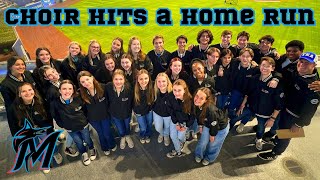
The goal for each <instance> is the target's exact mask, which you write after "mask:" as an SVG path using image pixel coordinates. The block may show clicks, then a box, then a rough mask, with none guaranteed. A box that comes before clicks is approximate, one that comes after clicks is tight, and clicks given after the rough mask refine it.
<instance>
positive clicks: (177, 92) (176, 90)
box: [172, 85, 185, 100]
mask: <svg viewBox="0 0 320 180" xmlns="http://www.w3.org/2000/svg"><path fill="white" fill-rule="evenodd" d="M172 91H173V95H174V97H175V98H176V99H180V100H183V95H184V93H185V90H184V88H183V86H181V85H174V86H173V87H172Z"/></svg>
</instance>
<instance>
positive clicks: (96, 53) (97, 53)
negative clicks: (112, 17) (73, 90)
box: [82, 39, 104, 74]
mask: <svg viewBox="0 0 320 180" xmlns="http://www.w3.org/2000/svg"><path fill="white" fill-rule="evenodd" d="M103 60H104V53H103V52H102V49H101V45H100V43H99V42H98V41H97V40H95V39H93V40H91V41H90V43H89V49H88V55H86V57H85V58H84V61H83V65H82V70H85V71H89V72H90V73H91V74H95V73H96V71H97V70H98V69H99V68H100V67H102V66H103Z"/></svg>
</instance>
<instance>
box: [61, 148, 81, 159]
mask: <svg viewBox="0 0 320 180" xmlns="http://www.w3.org/2000/svg"><path fill="white" fill-rule="evenodd" d="M64 153H65V154H66V155H68V156H71V157H77V156H78V155H79V152H78V151H77V150H76V149H74V148H72V147H66V149H64Z"/></svg>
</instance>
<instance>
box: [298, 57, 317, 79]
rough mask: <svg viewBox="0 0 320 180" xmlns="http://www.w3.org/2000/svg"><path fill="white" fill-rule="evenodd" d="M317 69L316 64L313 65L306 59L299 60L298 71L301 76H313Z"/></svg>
mask: <svg viewBox="0 0 320 180" xmlns="http://www.w3.org/2000/svg"><path fill="white" fill-rule="evenodd" d="M315 67H316V64H315V63H311V62H309V61H307V60H304V59H299V61H298V64H297V70H298V72H299V74H300V75H301V76H303V75H307V74H312V72H313V70H314V68H315Z"/></svg>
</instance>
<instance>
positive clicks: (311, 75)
mask: <svg viewBox="0 0 320 180" xmlns="http://www.w3.org/2000/svg"><path fill="white" fill-rule="evenodd" d="M317 62H318V56H317V55H316V54H315V53H312V52H305V53H302V54H301V55H300V57H299V60H298V63H297V70H296V71H293V72H292V76H291V77H292V78H291V79H288V80H287V82H288V83H289V86H287V88H288V89H287V90H286V91H285V98H284V102H285V103H284V108H283V109H282V111H281V112H280V121H279V129H290V131H292V132H298V131H301V128H302V127H304V126H308V125H309V124H310V122H311V119H312V117H313V116H314V114H315V112H316V111H317V108H318V105H319V100H320V93H319V92H314V91H313V90H310V89H309V88H308V84H310V83H312V82H314V81H317V80H319V77H318V75H317V70H316V64H317ZM290 140H291V139H278V140H276V146H275V147H274V148H273V149H272V151H270V152H266V153H260V154H259V155H258V157H259V158H261V159H263V160H269V161H271V160H274V159H276V158H277V156H279V155H281V154H282V153H283V152H284V151H285V150H286V149H287V147H288V146H289V143H290Z"/></svg>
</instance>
